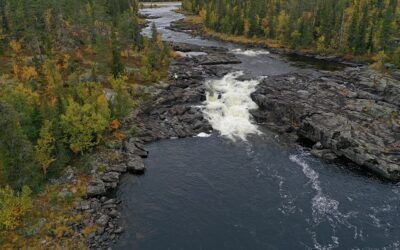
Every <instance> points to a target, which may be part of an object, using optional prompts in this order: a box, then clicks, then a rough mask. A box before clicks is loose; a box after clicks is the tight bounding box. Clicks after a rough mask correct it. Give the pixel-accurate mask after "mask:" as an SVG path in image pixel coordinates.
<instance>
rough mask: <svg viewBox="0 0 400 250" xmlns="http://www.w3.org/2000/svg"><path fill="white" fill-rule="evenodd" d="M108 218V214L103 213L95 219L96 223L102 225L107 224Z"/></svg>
mask: <svg viewBox="0 0 400 250" xmlns="http://www.w3.org/2000/svg"><path fill="white" fill-rule="evenodd" d="M109 220H110V217H109V216H108V215H105V214H103V215H101V216H100V217H99V218H98V219H97V220H96V224H97V225H99V226H103V227H104V226H106V225H107V223H108V221H109Z"/></svg>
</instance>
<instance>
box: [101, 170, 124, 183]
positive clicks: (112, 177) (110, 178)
mask: <svg viewBox="0 0 400 250" xmlns="http://www.w3.org/2000/svg"><path fill="white" fill-rule="evenodd" d="M119 176H120V173H118V172H107V173H105V174H104V175H103V177H102V180H103V181H105V182H118V181H119Z"/></svg>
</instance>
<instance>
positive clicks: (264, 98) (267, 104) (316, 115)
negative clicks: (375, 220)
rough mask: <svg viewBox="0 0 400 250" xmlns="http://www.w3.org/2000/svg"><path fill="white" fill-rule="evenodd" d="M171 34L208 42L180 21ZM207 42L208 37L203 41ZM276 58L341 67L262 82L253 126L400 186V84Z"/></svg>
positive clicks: (366, 72)
mask: <svg viewBox="0 0 400 250" xmlns="http://www.w3.org/2000/svg"><path fill="white" fill-rule="evenodd" d="M171 29H172V30H174V31H180V32H187V33H191V34H193V35H199V36H202V37H206V38H207V37H208V36H207V34H204V33H202V32H201V30H202V26H201V24H195V23H188V22H185V20H180V21H178V22H175V23H173V24H172V25H171ZM209 38H211V37H209ZM270 51H271V52H272V53H275V54H280V55H290V54H293V53H295V54H294V55H296V56H303V57H312V58H313V59H316V60H322V61H323V62H334V63H344V64H343V65H347V66H358V67H349V68H345V67H343V70H340V71H318V70H313V71H309V72H303V71H302V72H301V73H297V74H288V75H281V76H275V77H270V78H266V79H264V80H262V82H261V83H260V85H259V86H258V88H257V91H256V92H255V93H253V94H252V99H253V101H254V102H256V103H257V104H258V106H259V109H258V110H253V111H252V115H253V117H254V118H255V120H256V121H257V122H258V123H259V124H263V125H265V126H267V127H268V128H270V129H272V130H275V131H278V132H281V133H283V134H286V135H288V137H290V138H292V139H293V138H295V139H296V138H297V139H299V140H304V139H306V140H308V142H309V143H311V144H314V147H313V150H312V151H311V152H312V154H313V155H315V156H316V157H320V158H324V159H327V160H334V159H337V158H345V159H347V160H350V161H352V162H354V163H356V164H358V165H360V166H362V167H365V168H367V169H369V170H372V171H373V172H374V173H376V174H378V175H379V176H383V177H385V178H387V179H390V180H395V181H398V180H400V129H399V126H400V117H399V114H400V110H399V104H400V103H399V100H400V82H399V80H398V79H397V77H396V76H395V75H392V76H387V75H383V74H380V73H377V72H375V71H372V70H370V69H369V68H368V67H367V66H362V64H359V63H357V62H349V61H344V60H343V59H341V58H339V57H332V56H331V57H324V56H318V55H309V54H304V53H299V52H292V51H287V50H284V49H272V50H270ZM289 135H290V136H289Z"/></svg>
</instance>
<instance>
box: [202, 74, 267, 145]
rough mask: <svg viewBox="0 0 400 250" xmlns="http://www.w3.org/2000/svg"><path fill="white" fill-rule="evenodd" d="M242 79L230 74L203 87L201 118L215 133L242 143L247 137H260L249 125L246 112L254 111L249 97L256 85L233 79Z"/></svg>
mask: <svg viewBox="0 0 400 250" xmlns="http://www.w3.org/2000/svg"><path fill="white" fill-rule="evenodd" d="M242 75H243V72H241V71H239V72H233V73H229V74H227V75H225V76H224V77H223V78H222V79H221V80H212V81H208V82H207V83H206V84H207V87H208V92H207V99H206V102H205V109H204V114H205V116H206V118H207V119H208V121H209V122H210V124H211V126H212V127H213V128H214V129H215V130H218V131H219V132H220V133H221V135H222V136H226V137H228V138H230V139H232V140H235V139H237V138H239V139H241V140H246V137H247V136H248V135H250V134H259V133H260V131H259V130H258V128H257V126H256V125H254V124H253V123H252V122H251V115H250V112H249V110H251V109H256V108H257V104H256V103H254V102H253V100H251V97H250V94H251V93H253V92H254V91H255V90H256V89H255V88H256V86H257V85H258V84H259V81H257V80H250V81H239V80H238V79H237V78H238V77H239V76H242Z"/></svg>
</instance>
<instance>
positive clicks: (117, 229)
mask: <svg viewBox="0 0 400 250" xmlns="http://www.w3.org/2000/svg"><path fill="white" fill-rule="evenodd" d="M123 232H124V228H123V227H117V228H116V229H115V230H114V233H116V234H121V233H123Z"/></svg>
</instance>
